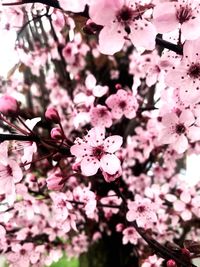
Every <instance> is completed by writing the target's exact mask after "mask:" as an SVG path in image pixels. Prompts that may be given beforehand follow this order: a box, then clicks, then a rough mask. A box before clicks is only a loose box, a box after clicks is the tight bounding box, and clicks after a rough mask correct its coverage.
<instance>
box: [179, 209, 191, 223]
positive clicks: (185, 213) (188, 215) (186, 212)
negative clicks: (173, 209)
mask: <svg viewBox="0 0 200 267" xmlns="http://www.w3.org/2000/svg"><path fill="white" fill-rule="evenodd" d="M181 218H182V219H183V220H184V221H189V220H190V219H191V218H192V213H191V212H190V211H189V210H184V211H183V212H182V213H181Z"/></svg>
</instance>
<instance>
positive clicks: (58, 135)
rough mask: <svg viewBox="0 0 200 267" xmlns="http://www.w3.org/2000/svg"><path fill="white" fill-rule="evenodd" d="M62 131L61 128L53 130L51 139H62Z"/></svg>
mask: <svg viewBox="0 0 200 267" xmlns="http://www.w3.org/2000/svg"><path fill="white" fill-rule="evenodd" d="M62 137H63V135H62V131H61V129H60V128H58V127H55V128H53V129H52V130H51V138H53V139H62Z"/></svg>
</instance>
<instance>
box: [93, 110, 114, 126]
mask: <svg viewBox="0 0 200 267" xmlns="http://www.w3.org/2000/svg"><path fill="white" fill-rule="evenodd" d="M90 117H91V124H92V125H93V126H98V127H107V128H109V127H110V126H111V125H112V115H111V113H110V111H109V110H108V109H107V108H106V107H105V106H102V105H97V106H96V107H93V108H91V109H90Z"/></svg>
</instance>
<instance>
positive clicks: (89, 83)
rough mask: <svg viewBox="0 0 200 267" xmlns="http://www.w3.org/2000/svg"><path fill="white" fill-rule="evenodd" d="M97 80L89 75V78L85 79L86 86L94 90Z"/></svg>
mask: <svg viewBox="0 0 200 267" xmlns="http://www.w3.org/2000/svg"><path fill="white" fill-rule="evenodd" d="M96 82H97V81H96V78H95V77H94V75H92V74H89V75H88V76H87V78H86V79H85V86H86V87H87V88H88V89H91V90H92V89H93V88H94V87H95V85H96Z"/></svg>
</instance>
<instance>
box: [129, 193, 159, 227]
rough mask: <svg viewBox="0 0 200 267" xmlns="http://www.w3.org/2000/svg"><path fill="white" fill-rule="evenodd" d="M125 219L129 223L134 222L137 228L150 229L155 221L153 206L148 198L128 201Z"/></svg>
mask: <svg viewBox="0 0 200 267" xmlns="http://www.w3.org/2000/svg"><path fill="white" fill-rule="evenodd" d="M128 209H129V211H128V212H127V214H126V219H127V220H128V221H129V222H132V221H136V222H137V224H138V226H139V227H144V228H148V227H151V223H153V222H156V221H157V216H156V209H155V205H154V204H153V203H151V201H150V200H149V199H148V198H143V199H138V200H136V201H130V202H129V203H128Z"/></svg>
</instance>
